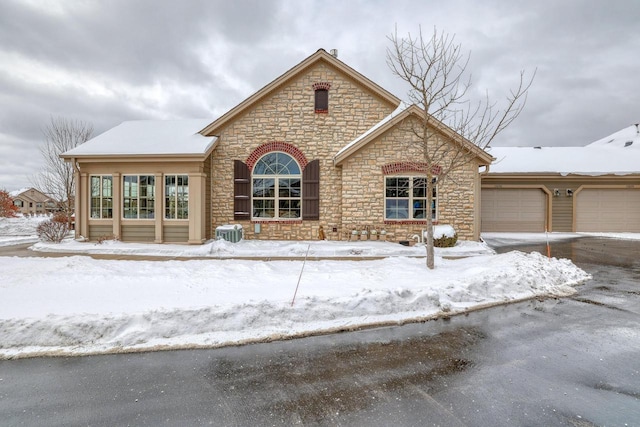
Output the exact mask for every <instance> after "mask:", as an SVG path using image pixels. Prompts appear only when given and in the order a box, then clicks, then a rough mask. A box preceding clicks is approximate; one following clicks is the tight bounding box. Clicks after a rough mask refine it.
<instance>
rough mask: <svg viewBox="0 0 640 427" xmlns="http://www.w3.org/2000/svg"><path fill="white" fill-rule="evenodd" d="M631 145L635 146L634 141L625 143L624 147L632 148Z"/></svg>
mask: <svg viewBox="0 0 640 427" xmlns="http://www.w3.org/2000/svg"><path fill="white" fill-rule="evenodd" d="M631 144H633V141H627V142H625V143H624V146H625V147H628V146H630V145H631Z"/></svg>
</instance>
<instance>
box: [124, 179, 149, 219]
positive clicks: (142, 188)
mask: <svg viewBox="0 0 640 427" xmlns="http://www.w3.org/2000/svg"><path fill="white" fill-rule="evenodd" d="M122 179H123V181H122V184H123V185H122V214H123V217H124V218H126V219H152V218H154V215H155V176H153V175H124V176H123V178H122Z"/></svg>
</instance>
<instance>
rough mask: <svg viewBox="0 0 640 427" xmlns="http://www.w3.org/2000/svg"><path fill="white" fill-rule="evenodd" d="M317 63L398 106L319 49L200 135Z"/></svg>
mask: <svg viewBox="0 0 640 427" xmlns="http://www.w3.org/2000/svg"><path fill="white" fill-rule="evenodd" d="M319 62H325V63H327V64H329V65H331V66H332V67H334V68H336V69H337V70H338V71H340V72H342V73H344V74H346V75H347V76H348V77H350V78H351V79H353V80H355V81H356V82H357V83H359V84H360V85H362V86H364V87H365V88H367V89H368V90H370V91H371V92H373V93H374V94H375V95H377V96H378V97H380V98H382V99H383V100H385V101H387V102H388V103H389V104H391V105H398V104H399V103H400V99H399V98H397V97H396V96H395V95H393V94H392V93H390V92H388V91H387V90H385V89H383V88H382V87H381V86H378V85H377V84H376V83H374V82H372V81H371V80H369V79H368V78H366V77H365V76H363V75H362V74H360V73H358V72H357V71H355V70H354V69H353V68H351V67H349V66H348V65H346V64H345V63H344V62H342V61H340V60H338V59H337V58H335V57H334V56H333V55H331V54H329V53H327V51H325V50H324V49H319V50H318V51H317V52H316V53H314V54H313V55H311V56H309V57H308V58H307V59H305V60H304V61H302V62H300V63H299V64H298V65H296V66H295V67H293V68H291V69H290V70H289V71H287V72H286V73H284V74H283V75H281V76H280V77H278V78H277V79H275V80H274V81H272V82H271V83H269V84H268V85H266V86H265V87H263V88H262V89H260V90H259V91H257V92H256V93H254V94H253V95H251V96H250V97H249V98H247V99H245V100H244V101H242V102H241V103H240V104H238V105H237V106H235V107H234V108H232V109H231V110H229V111H228V112H227V113H225V114H224V115H223V116H222V117H220V118H219V119H217V120H215V121H214V122H213V123H210V124H209V125H208V126H206V127H204V128H203V129H202V130H201V131H200V133H201V134H202V135H212V134H215V131H216V130H217V129H219V128H221V127H222V126H224V125H225V124H226V123H227V122H229V121H230V120H232V119H234V118H235V117H238V116H239V115H241V114H242V113H243V112H245V111H246V110H247V109H248V108H250V107H251V106H253V105H255V104H256V103H258V102H260V101H261V100H262V99H264V98H265V97H266V96H268V95H269V94H271V93H272V92H273V91H274V90H276V89H277V88H279V87H281V86H283V85H285V84H286V83H287V82H289V81H291V80H292V79H294V78H295V77H297V76H298V75H299V74H301V73H303V72H304V71H305V70H307V69H308V68H309V67H311V66H313V65H315V64H317V63H319Z"/></svg>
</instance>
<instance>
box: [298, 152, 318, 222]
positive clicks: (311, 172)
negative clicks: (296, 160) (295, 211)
mask: <svg viewBox="0 0 640 427" xmlns="http://www.w3.org/2000/svg"><path fill="white" fill-rule="evenodd" d="M302 219H316V220H317V219H320V160H314V161H312V162H309V163H308V164H307V167H305V168H304V170H303V171H302Z"/></svg>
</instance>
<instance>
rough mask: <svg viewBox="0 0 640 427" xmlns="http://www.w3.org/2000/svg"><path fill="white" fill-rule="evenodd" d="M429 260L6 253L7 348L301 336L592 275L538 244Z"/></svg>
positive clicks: (67, 349)
mask: <svg viewBox="0 0 640 427" xmlns="http://www.w3.org/2000/svg"><path fill="white" fill-rule="evenodd" d="M336 243H338V242H336ZM342 243H343V244H344V243H346V242H342ZM354 243H355V242H354ZM362 243H365V242H362ZM225 246H226V245H225ZM302 246H304V249H305V250H306V248H307V246H306V245H302ZM395 246H398V247H399V246H401V245H397V244H396V245H395ZM422 250H424V248H422ZM424 262H425V261H424V259H423V258H417V257H402V256H397V257H388V258H384V259H377V260H363V261H355V260H353V261H338V260H326V259H325V260H319V261H309V260H307V261H306V263H305V262H304V261H303V260H302V259H298V260H289V261H285V260H279V261H271V262H264V261H256V260H240V259H234V260H218V259H208V260H187V261H121V260H96V259H92V258H89V257H81V256H70V257H63V258H39V257H36V258H17V257H13V258H8V257H4V258H0V266H1V267H2V270H3V273H4V277H5V280H3V281H2V282H0V301H2V310H1V311H0V330H2V340H0V355H2V356H3V357H16V356H25V355H36V354H88V353H101V352H114V351H132V350H140V349H161V348H162V349H164V348H186V347H197V346H208V347H212V346H222V345H229V344H239V343H245V342H252V341H261V340H272V339H279V338H283V337H295V336H304V335H307V334H313V333H321V332H330V331H339V330H349V329H354V328H357V327H362V326H367V325H378V324H395V323H403V322H407V321H412V320H420V319H426V318H430V317H435V316H439V315H443V314H445V315H450V314H454V313H457V312H462V311H465V310H468V309H470V308H473V307H479V306H486V305H491V304H496V303H504V302H508V301H515V300H519V299H523V298H530V297H533V296H538V295H555V296H562V295H568V294H571V293H573V292H574V289H573V288H572V286H574V285H577V284H579V283H581V282H583V281H585V280H587V279H588V278H589V276H588V275H587V274H586V273H585V272H584V271H582V270H581V269H579V268H578V267H576V266H575V265H573V264H572V263H571V262H570V261H568V260H557V259H547V258H545V257H543V256H542V255H540V254H538V253H532V254H524V253H521V252H510V253H507V254H503V255H482V256H476V257H471V258H464V259H458V260H449V259H444V258H442V257H439V256H438V257H436V269H435V270H427V269H426V267H425V265H424ZM303 263H304V264H303ZM303 265H304V269H303ZM301 272H302V274H301ZM298 280H300V282H299V285H298ZM297 286H298V291H297V295H296V299H295V302H294V303H293V305H292V301H293V295H294V292H295V290H296V287H297ZM25 301H28V303H25Z"/></svg>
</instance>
